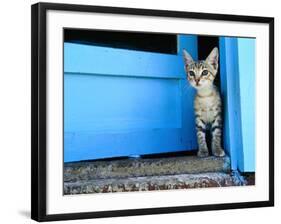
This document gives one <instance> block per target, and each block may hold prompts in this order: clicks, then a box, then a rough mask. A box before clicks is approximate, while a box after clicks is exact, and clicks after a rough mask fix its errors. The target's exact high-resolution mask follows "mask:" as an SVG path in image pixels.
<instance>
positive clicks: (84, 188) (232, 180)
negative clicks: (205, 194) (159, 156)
mask: <svg viewBox="0 0 281 224" xmlns="http://www.w3.org/2000/svg"><path fill="white" fill-rule="evenodd" d="M245 184H246V182H245V181H243V180H242V179H241V178H237V177H236V175H233V174H230V173H224V172H211V173H200V174H177V175H164V176H145V177H128V178H121V179H119V178H109V179H96V180H77V181H74V182H65V183H64V194H65V195H70V194H88V193H108V192H130V191H151V190H170V189H187V188H206V187H227V186H241V185H245Z"/></svg>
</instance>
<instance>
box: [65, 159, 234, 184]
mask: <svg viewBox="0 0 281 224" xmlns="http://www.w3.org/2000/svg"><path fill="white" fill-rule="evenodd" d="M229 171H230V160H229V158H228V157H213V156H210V157H205V158H199V157H197V156H181V157H170V158H153V159H122V160H113V161H92V162H78V163H77V162H76V163H65V164H64V181H65V182H73V181H78V180H79V181H81V180H94V179H97V178H125V177H139V176H159V175H172V174H173V175H174V174H195V173H203V172H229Z"/></svg>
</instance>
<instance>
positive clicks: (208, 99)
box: [183, 48, 225, 157]
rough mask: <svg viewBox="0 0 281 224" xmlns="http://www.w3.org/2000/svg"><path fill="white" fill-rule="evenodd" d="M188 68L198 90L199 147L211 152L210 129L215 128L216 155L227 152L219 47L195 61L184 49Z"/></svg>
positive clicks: (188, 72)
mask: <svg viewBox="0 0 281 224" xmlns="http://www.w3.org/2000/svg"><path fill="white" fill-rule="evenodd" d="M183 55H184V62H185V71H186V73H187V79H188V81H189V83H190V84H191V86H193V87H194V88H195V89H196V90H197V94H196V96H195V99H194V110H195V123H196V130H197V141H198V146H199V150H198V153H197V155H198V156H200V157H205V156H208V155H209V150H208V146H207V142H206V131H207V130H210V132H211V137H212V138H211V147H212V154H213V155H214V156H220V157H221V156H224V155H225V152H224V150H223V149H222V147H221V137H222V117H221V111H222V108H221V98H220V94H219V92H218V90H217V88H216V86H215V85H214V84H213V82H214V79H215V77H216V74H217V71H218V59H219V52H218V48H214V49H213V50H212V52H211V53H210V55H209V56H208V57H207V59H206V60H205V61H193V59H192V57H191V56H190V54H189V53H187V52H186V51H185V50H183Z"/></svg>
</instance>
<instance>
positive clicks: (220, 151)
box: [213, 148, 225, 157]
mask: <svg viewBox="0 0 281 224" xmlns="http://www.w3.org/2000/svg"><path fill="white" fill-rule="evenodd" d="M213 154H214V156H217V157H223V156H225V152H224V150H223V149H222V148H218V149H215V150H213Z"/></svg>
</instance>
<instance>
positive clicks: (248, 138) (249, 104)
mask: <svg viewBox="0 0 281 224" xmlns="http://www.w3.org/2000/svg"><path fill="white" fill-rule="evenodd" d="M255 41H256V40H255V39H253V38H238V64H239V81H240V102H241V124H242V136H243V138H242V141H243V155H242V157H243V161H240V162H239V163H238V168H239V170H240V171H243V172H254V171H255Z"/></svg>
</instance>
